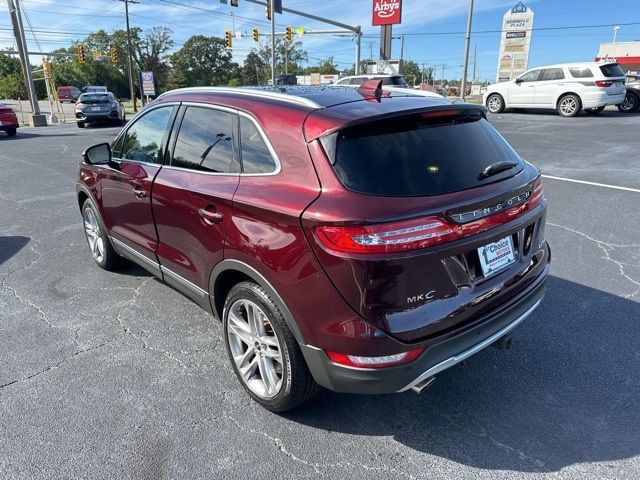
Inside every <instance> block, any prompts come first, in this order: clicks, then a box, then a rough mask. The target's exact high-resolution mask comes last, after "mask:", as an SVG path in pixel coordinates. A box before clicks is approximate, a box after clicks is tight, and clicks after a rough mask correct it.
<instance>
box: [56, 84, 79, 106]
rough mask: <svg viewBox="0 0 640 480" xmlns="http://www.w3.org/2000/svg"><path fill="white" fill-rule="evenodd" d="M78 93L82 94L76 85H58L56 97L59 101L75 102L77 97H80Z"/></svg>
mask: <svg viewBox="0 0 640 480" xmlns="http://www.w3.org/2000/svg"><path fill="white" fill-rule="evenodd" d="M80 95H82V92H81V91H80V89H79V88H78V87H71V86H68V85H65V86H61V87H58V99H59V100H60V102H61V103H64V102H69V103H76V102H77V101H78V98H80Z"/></svg>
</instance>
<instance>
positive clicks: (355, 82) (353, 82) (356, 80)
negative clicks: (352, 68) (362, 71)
mask: <svg viewBox="0 0 640 480" xmlns="http://www.w3.org/2000/svg"><path fill="white" fill-rule="evenodd" d="M367 80H368V78H362V77H360V78H352V79H351V81H350V82H349V85H362V84H363V83H364V82H365V81H367Z"/></svg>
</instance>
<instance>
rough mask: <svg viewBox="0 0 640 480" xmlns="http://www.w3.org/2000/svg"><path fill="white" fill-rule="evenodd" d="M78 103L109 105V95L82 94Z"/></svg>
mask: <svg viewBox="0 0 640 480" xmlns="http://www.w3.org/2000/svg"><path fill="white" fill-rule="evenodd" d="M79 101H80V103H109V95H108V94H106V93H84V94H82V95H80V99H79Z"/></svg>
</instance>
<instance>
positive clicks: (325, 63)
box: [304, 57, 340, 75]
mask: <svg viewBox="0 0 640 480" xmlns="http://www.w3.org/2000/svg"><path fill="white" fill-rule="evenodd" d="M304 73H305V75H309V74H311V73H319V74H321V75H335V74H337V73H340V71H339V70H338V66H337V65H336V64H335V63H333V57H327V58H325V59H324V60H320V63H319V64H318V65H317V66H313V67H307V68H305V69H304Z"/></svg>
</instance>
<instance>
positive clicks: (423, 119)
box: [321, 110, 522, 196]
mask: <svg viewBox="0 0 640 480" xmlns="http://www.w3.org/2000/svg"><path fill="white" fill-rule="evenodd" d="M454 115H455V116H439V117H434V116H431V117H430V116H429V113H425V114H416V115H410V116H407V117H402V118H394V119H388V120H380V121H377V122H371V123H367V124H363V125H358V126H354V127H350V128H347V129H345V130H343V131H341V132H338V133H336V134H332V135H329V136H327V137H324V138H322V139H321V141H322V144H323V146H324V149H325V152H326V153H327V156H328V157H329V158H330V159H331V161H332V163H333V168H334V170H335V172H336V174H337V175H338V177H339V178H340V180H341V181H342V183H343V184H344V185H345V186H346V187H347V188H349V189H351V190H354V191H356V192H361V193H365V194H373V195H388V196H427V195H439V194H443V193H450V192H455V191H459V190H465V189H468V188H472V187H475V186H478V185H481V184H483V183H489V182H494V181H496V180H500V179H504V178H508V177H510V176H512V175H515V174H516V173H518V172H519V171H520V170H521V169H522V161H521V160H520V158H519V157H518V156H517V154H516V153H515V152H514V151H513V149H512V148H511V147H509V145H508V144H507V143H506V142H505V140H504V139H503V138H502V137H501V136H500V135H499V134H498V133H497V132H496V131H495V130H494V128H493V127H492V126H491V125H490V124H489V122H487V121H486V120H485V119H484V117H483V115H482V113H481V112H480V111H478V110H465V111H464V113H459V114H454ZM505 160H507V161H513V162H516V164H517V166H516V167H515V168H512V169H510V170H507V171H505V172H502V173H499V174H497V175H495V176H492V177H490V178H488V179H484V180H480V179H479V177H478V176H479V174H480V173H481V172H482V171H483V170H484V169H485V168H486V167H487V166H489V165H491V164H494V163H496V162H500V161H505Z"/></svg>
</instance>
